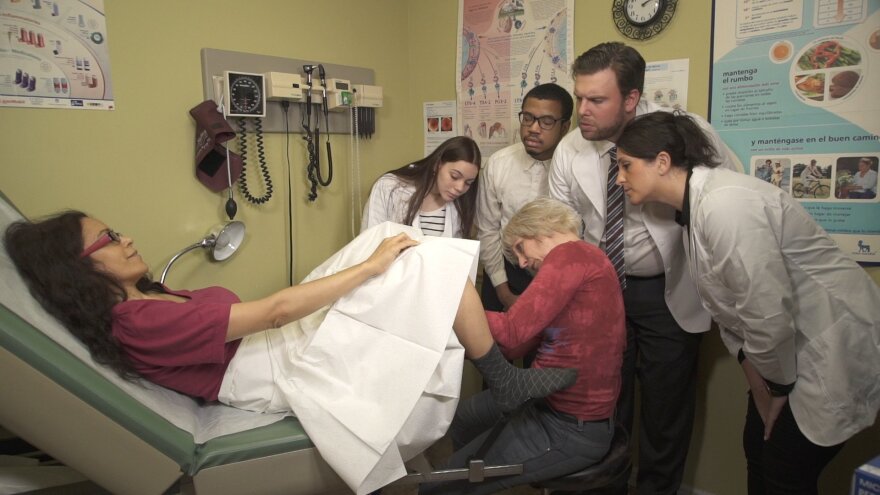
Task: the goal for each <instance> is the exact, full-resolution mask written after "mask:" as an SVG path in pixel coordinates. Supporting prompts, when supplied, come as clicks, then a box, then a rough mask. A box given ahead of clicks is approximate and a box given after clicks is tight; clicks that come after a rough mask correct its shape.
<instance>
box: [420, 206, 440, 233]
mask: <svg viewBox="0 0 880 495" xmlns="http://www.w3.org/2000/svg"><path fill="white" fill-rule="evenodd" d="M419 226H420V227H421V228H422V233H423V234H425V235H432V236H435V237H440V236H442V235H443V229H444V228H445V227H446V207H445V206H444V207H443V208H440V209H439V210H434V211H428V212H421V211H420V212H419Z"/></svg>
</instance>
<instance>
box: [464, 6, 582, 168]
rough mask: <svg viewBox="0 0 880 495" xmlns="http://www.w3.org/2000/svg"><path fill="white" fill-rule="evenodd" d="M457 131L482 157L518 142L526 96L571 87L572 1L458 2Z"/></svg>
mask: <svg viewBox="0 0 880 495" xmlns="http://www.w3.org/2000/svg"><path fill="white" fill-rule="evenodd" d="M458 17H459V19H458V23H459V30H460V32H461V37H460V38H459V42H458V54H459V56H458V64H457V67H456V70H457V74H458V85H457V89H458V115H459V126H460V127H459V128H458V129H457V131H458V133H459V134H461V135H465V136H469V137H471V138H473V139H474V140H475V141H476V142H477V144H479V145H480V150H481V151H482V154H483V156H484V157H486V158H488V157H489V155H491V154H492V153H494V152H495V151H497V150H499V149H501V148H504V147H505V146H508V145H510V144H512V143H514V142H516V141H518V140H519V120H518V115H517V114H518V113H519V111H520V108H521V106H522V100H523V97H524V96H525V94H526V93H527V92H528V91H529V90H530V89H531V88H533V87H535V86H537V85H538V84H543V83H547V82H554V83H557V84H559V85H560V86H562V87H564V88H566V89H567V90H568V91H569V92H571V91H572V81H571V76H570V75H569V69H570V67H571V63H572V61H573V60H574V57H573V54H572V51H573V50H574V39H573V36H574V33H573V20H574V0H459V9H458Z"/></svg>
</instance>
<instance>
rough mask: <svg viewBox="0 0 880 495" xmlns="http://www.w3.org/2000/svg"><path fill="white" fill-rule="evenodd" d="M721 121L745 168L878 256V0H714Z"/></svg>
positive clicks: (716, 112) (853, 247) (849, 245)
mask: <svg viewBox="0 0 880 495" xmlns="http://www.w3.org/2000/svg"><path fill="white" fill-rule="evenodd" d="M713 48H714V50H713V54H714V60H713V66H712V105H711V121H712V125H713V126H714V127H715V129H717V130H718V132H719V134H721V137H722V138H723V139H724V140H725V141H726V142H727V144H728V145H729V146H730V148H731V149H732V150H733V151H734V152H735V153H736V154H737V155H738V156H739V159H740V161H741V162H742V163H743V165H744V166H745V168H746V172H747V173H749V174H751V175H754V176H756V177H759V178H761V179H763V180H766V181H767V182H770V183H772V184H774V185H776V186H778V187H780V188H782V189H783V190H784V191H786V192H787V193H789V194H791V195H792V196H794V197H795V198H797V199H798V200H799V201H800V202H801V203H802V205H803V206H804V207H805V208H806V209H807V211H809V212H810V213H811V214H812V215H813V217H814V218H815V219H816V221H817V222H818V223H819V224H820V225H821V226H822V227H823V228H824V229H825V230H826V231H827V232H828V233H829V234H831V236H832V237H833V238H834V239H835V241H837V243H838V244H839V245H840V247H841V248H842V249H843V251H844V252H846V253H847V254H849V255H850V256H851V257H852V258H853V259H855V260H856V261H858V262H862V263H880V198H878V196H877V168H878V160H880V137H878V134H880V2H878V1H876V0H737V1H730V2H728V1H716V2H715V37H714V40H713Z"/></svg>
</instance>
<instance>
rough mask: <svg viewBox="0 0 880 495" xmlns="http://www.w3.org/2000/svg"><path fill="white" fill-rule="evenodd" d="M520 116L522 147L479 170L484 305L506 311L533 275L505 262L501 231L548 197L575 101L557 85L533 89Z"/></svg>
mask: <svg viewBox="0 0 880 495" xmlns="http://www.w3.org/2000/svg"><path fill="white" fill-rule="evenodd" d="M521 109H522V111H521V112H520V113H519V121H520V128H519V136H520V139H521V141H522V142H521V143H514V144H512V145H510V146H508V147H506V148H504V149H501V150H499V151H497V152H495V153H494V154H493V155H492V156H491V157H490V158H489V160H488V161H487V162H486V165H485V166H484V167H483V169H482V170H481V171H480V188H479V190H478V191H477V214H476V219H475V220H476V221H475V223H476V226H477V236H478V239H479V240H480V261H481V262H482V264H483V270H484V272H483V288H482V294H481V299H482V300H483V306H484V307H485V308H486V309H487V310H491V311H504V310H505V309H507V308H509V307H510V306H511V305H512V304H513V303H514V301H516V298H517V296H518V295H519V294H521V293H522V292H523V291H524V290H525V289H526V287H527V286H528V284H529V282H531V280H532V275H531V274H530V273H529V272H528V271H526V270H525V269H523V268H520V267H518V266H515V265H513V264H512V263H510V262H509V261H507V260H506V259H505V258H504V255H503V254H502V250H501V230H502V229H503V228H504V226H505V225H507V222H508V221H509V220H510V218H511V217H512V216H513V214H514V213H516V212H517V210H519V209H520V207H522V206H523V205H525V204H526V203H528V202H530V201H532V200H533V199H535V198H538V197H542V196H547V195H548V189H547V173H548V171H549V169H550V159H551V158H552V157H553V152H554V151H555V150H556V145H557V144H559V141H560V140H562V137H563V136H565V133H566V132H568V128H569V126H570V125H571V115H572V112H573V111H574V102H573V100H572V97H571V95H570V94H568V91H566V90H565V89H564V88H562V87H561V86H559V85H557V84H553V83H547V84H541V85H538V86H535V87H534V88H532V89H531V90H530V91H529V92H528V93H526V96H525V98H524V99H523V102H522V107H521Z"/></svg>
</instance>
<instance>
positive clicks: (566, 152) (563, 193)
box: [547, 129, 580, 209]
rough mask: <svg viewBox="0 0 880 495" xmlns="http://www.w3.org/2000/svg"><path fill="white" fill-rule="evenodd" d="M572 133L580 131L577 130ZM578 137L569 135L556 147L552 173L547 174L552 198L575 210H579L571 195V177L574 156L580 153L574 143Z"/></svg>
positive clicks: (551, 164) (551, 168)
mask: <svg viewBox="0 0 880 495" xmlns="http://www.w3.org/2000/svg"><path fill="white" fill-rule="evenodd" d="M572 132H580V131H578V130H577V129H576V130H575V131H572ZM577 137H579V136H574V137H573V136H572V134H571V133H569V134H568V135H567V136H566V137H565V138H563V139H562V142H560V143H559V146H557V147H556V151H554V152H553V159H552V160H551V162H550V173H549V174H547V180H548V181H549V189H550V197H551V198H554V199H558V200H559V201H562V202H563V203H565V204H567V205H569V206H571V207H572V208H575V209H577V208H576V205H575V203H574V200H573V199H572V195H571V183H572V181H573V179H572V177H571V167H572V161H573V160H574V156H575V155H576V154H577V152H578V150H577V148H576V147H575V146H574V145H573V143H572V141H573V139H575V138H577Z"/></svg>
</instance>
